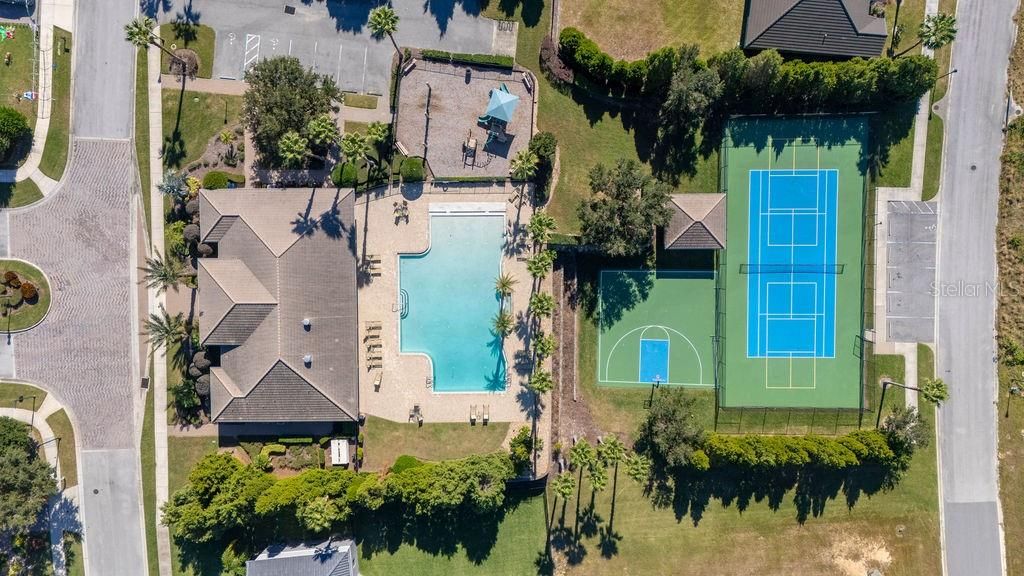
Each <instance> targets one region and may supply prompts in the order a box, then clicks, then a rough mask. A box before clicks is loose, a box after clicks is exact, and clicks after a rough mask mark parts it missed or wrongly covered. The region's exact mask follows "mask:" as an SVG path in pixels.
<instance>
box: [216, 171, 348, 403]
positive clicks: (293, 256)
mask: <svg viewBox="0 0 1024 576" xmlns="http://www.w3.org/2000/svg"><path fill="white" fill-rule="evenodd" d="M200 215H201V222H202V224H201V236H202V238H203V239H204V240H205V241H210V242H212V241H215V240H216V242H217V254H218V256H217V258H213V259H201V260H200V265H199V276H198V280H199V288H200V291H199V299H198V308H199V318H200V338H201V340H202V342H203V343H204V344H208V345H218V346H220V347H221V350H220V366H219V367H217V368H215V369H214V370H213V371H211V379H210V380H211V387H210V388H211V407H212V409H213V414H214V420H216V421H220V422H310V421H348V420H354V419H355V418H356V416H357V415H358V411H359V393H358V389H359V387H358V373H357V372H358V356H357V353H358V352H357V342H356V338H357V306H356V303H357V302H356V257H355V248H354V246H355V240H354V233H355V232H354V229H353V220H354V199H353V197H352V194H351V193H350V192H338V191H333V190H280V189H266V190H238V189H235V190H216V191H203V192H202V194H201V195H200ZM305 319H309V320H310V327H309V328H306V327H305V326H304V325H303V320H305ZM306 355H311V356H312V361H311V362H309V363H308V364H307V363H305V362H304V357H305V356H306Z"/></svg>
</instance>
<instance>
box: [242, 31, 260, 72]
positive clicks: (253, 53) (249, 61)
mask: <svg viewBox="0 0 1024 576" xmlns="http://www.w3.org/2000/svg"><path fill="white" fill-rule="evenodd" d="M260 38H261V37H260V35H259V34H246V35H245V58H244V60H243V61H242V72H243V73H245V71H246V70H248V69H249V67H250V66H252V65H253V64H254V63H255V62H256V60H258V59H259V57H260Z"/></svg>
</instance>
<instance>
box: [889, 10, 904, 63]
mask: <svg viewBox="0 0 1024 576" xmlns="http://www.w3.org/2000/svg"><path fill="white" fill-rule="evenodd" d="M901 6H903V0H896V14H895V15H894V16H893V18H892V43H890V44H889V57H890V58H891V57H892V55H893V54H895V53H896V47H897V46H899V45H900V39H899V38H898V37H897V36H902V35H903V34H902V32H901V31H902V27H901V26H900V7H901Z"/></svg>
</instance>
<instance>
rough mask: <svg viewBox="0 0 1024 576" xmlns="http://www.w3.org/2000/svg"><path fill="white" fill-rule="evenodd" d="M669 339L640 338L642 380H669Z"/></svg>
mask: <svg viewBox="0 0 1024 576" xmlns="http://www.w3.org/2000/svg"><path fill="white" fill-rule="evenodd" d="M668 347H669V344H668V340H648V339H646V338H644V339H641V340H640V382H668V381H669V379H668Z"/></svg>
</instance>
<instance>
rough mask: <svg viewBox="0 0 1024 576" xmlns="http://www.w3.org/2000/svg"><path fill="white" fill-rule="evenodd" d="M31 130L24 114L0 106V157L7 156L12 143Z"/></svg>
mask: <svg viewBox="0 0 1024 576" xmlns="http://www.w3.org/2000/svg"><path fill="white" fill-rule="evenodd" d="M31 132H32V130H31V129H30V128H29V126H28V120H27V119H26V118H25V115H24V114H22V113H21V112H18V111H17V110H15V109H13V108H8V107H7V106H0V158H7V155H8V154H9V153H10V152H11V147H12V146H13V145H14V143H15V142H17V141H18V140H19V139H21V138H22V137H24V136H27V135H28V134H30V133H31Z"/></svg>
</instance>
